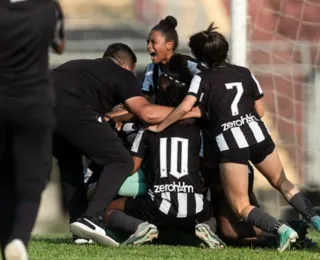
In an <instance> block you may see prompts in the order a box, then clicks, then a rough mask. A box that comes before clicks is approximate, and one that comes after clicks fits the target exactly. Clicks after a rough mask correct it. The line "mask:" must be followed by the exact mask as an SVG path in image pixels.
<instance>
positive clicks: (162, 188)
mask: <svg viewBox="0 0 320 260" xmlns="http://www.w3.org/2000/svg"><path fill="white" fill-rule="evenodd" d="M153 188H154V193H162V192H184V193H194V188H193V186H192V185H186V183H185V182H182V183H181V182H180V181H179V182H177V183H176V182H173V183H172V184H162V185H154V186H153Z"/></svg>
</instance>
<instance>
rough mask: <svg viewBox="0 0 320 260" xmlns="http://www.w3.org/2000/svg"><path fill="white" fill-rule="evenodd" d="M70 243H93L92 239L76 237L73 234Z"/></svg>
mask: <svg viewBox="0 0 320 260" xmlns="http://www.w3.org/2000/svg"><path fill="white" fill-rule="evenodd" d="M72 243H73V244H75V245H89V244H93V241H92V240H91V239H86V238H83V237H78V236H76V235H73V236H72Z"/></svg>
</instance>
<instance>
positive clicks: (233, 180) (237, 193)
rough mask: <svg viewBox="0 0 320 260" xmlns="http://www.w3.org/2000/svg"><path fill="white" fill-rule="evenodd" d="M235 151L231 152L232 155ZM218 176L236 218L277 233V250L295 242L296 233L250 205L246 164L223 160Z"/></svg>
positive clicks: (281, 249)
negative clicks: (278, 243)
mask: <svg viewBox="0 0 320 260" xmlns="http://www.w3.org/2000/svg"><path fill="white" fill-rule="evenodd" d="M234 155H235V153H233V156H234ZM220 176H221V183H222V186H223V190H224V192H225V195H226V198H227V200H228V202H229V204H230V207H231V209H232V210H233V212H234V213H235V214H236V216H237V217H238V218H241V219H243V220H245V221H247V222H248V223H251V224H252V225H254V226H256V227H258V228H260V229H262V230H263V231H265V232H268V233H274V234H279V236H280V238H281V241H280V247H279V250H280V251H283V250H285V249H286V248H287V247H288V246H289V245H290V243H292V242H295V241H296V239H297V238H298V234H297V233H296V232H295V231H294V230H293V229H291V228H290V227H288V226H287V225H284V224H282V223H280V222H278V221H277V220H276V219H275V218H274V217H272V216H271V215H269V214H268V213H266V212H264V211H262V210H261V209H259V208H256V207H254V206H252V205H250V201H249V196H248V166H247V162H245V163H244V164H240V163H233V162H224V163H221V164H220Z"/></svg>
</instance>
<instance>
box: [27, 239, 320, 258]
mask: <svg viewBox="0 0 320 260" xmlns="http://www.w3.org/2000/svg"><path fill="white" fill-rule="evenodd" d="M310 237H312V238H313V239H314V240H315V241H317V242H318V243H320V236H319V235H312V236H310ZM29 256H30V260H40V259H41V260H62V259H63V260H66V259H68V260H77V259H114V260H117V259H183V260H186V259H196V260H202V259H219V260H227V259H241V260H245V259H248V260H249V259H250V260H254V259H259V260H262V259H263V260H264V259H288V260H289V259H290V260H308V259H320V248H317V249H314V250H310V251H285V252H283V253H281V254H280V253H279V252H278V251H277V250H275V249H252V248H231V247H228V248H226V249H223V250H209V249H200V248H196V247H178V246H176V247H173V246H155V245H146V246H140V247H133V246H127V247H118V248H107V247H101V246H97V245H72V244H71V243H70V237H68V236H47V237H35V238H34V239H33V240H32V241H31V243H30V246H29Z"/></svg>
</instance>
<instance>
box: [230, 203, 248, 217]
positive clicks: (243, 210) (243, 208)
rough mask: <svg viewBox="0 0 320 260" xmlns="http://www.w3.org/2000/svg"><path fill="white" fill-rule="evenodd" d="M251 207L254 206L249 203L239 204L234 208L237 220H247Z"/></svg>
mask: <svg viewBox="0 0 320 260" xmlns="http://www.w3.org/2000/svg"><path fill="white" fill-rule="evenodd" d="M251 207H252V206H251V205H250V203H249V201H248V202H244V203H239V204H237V205H234V206H233V212H234V213H235V215H236V217H237V218H239V219H246V217H247V215H248V212H249V210H250V209H251Z"/></svg>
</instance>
